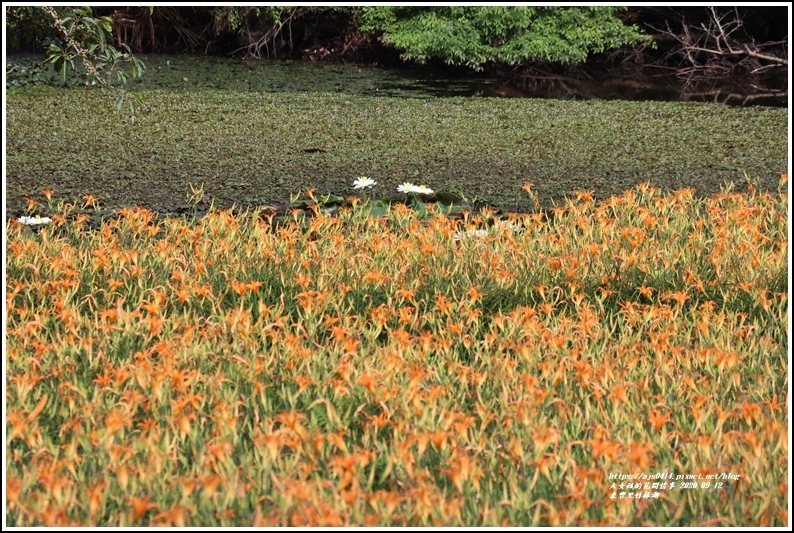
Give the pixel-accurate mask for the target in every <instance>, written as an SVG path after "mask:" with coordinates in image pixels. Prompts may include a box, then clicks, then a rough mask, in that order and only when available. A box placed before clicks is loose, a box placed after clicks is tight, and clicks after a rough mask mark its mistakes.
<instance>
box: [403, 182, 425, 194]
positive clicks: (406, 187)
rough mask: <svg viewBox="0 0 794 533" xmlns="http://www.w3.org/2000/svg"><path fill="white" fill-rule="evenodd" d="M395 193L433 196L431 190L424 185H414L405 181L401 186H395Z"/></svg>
mask: <svg viewBox="0 0 794 533" xmlns="http://www.w3.org/2000/svg"><path fill="white" fill-rule="evenodd" d="M397 191H399V192H404V193H417V194H433V189H431V188H429V187H426V186H424V185H414V184H413V183H411V182H410V181H406V182H405V183H403V184H402V185H399V186H397Z"/></svg>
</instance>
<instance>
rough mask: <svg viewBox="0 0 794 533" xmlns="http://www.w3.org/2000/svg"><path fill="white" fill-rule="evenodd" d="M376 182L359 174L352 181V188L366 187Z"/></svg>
mask: <svg viewBox="0 0 794 533" xmlns="http://www.w3.org/2000/svg"><path fill="white" fill-rule="evenodd" d="M377 184H378V182H377V181H375V180H373V179H372V178H368V177H366V176H361V177H360V178H357V179H356V180H355V181H354V182H353V188H354V189H366V188H367V187H372V186H373V185H377Z"/></svg>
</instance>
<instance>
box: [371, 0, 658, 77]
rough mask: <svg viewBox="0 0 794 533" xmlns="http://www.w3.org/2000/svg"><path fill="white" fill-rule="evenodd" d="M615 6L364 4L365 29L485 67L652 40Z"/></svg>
mask: <svg viewBox="0 0 794 533" xmlns="http://www.w3.org/2000/svg"><path fill="white" fill-rule="evenodd" d="M618 9H619V8H615V7H529V6H517V7H505V6H487V7H398V6H386V7H364V8H360V11H359V13H358V16H359V19H360V21H361V29H362V30H363V31H376V32H379V33H380V34H381V37H380V39H381V41H382V42H383V43H385V44H387V45H390V46H393V47H394V48H397V49H399V50H401V51H402V52H403V54H402V57H403V59H405V60H413V61H417V62H419V63H423V62H425V61H427V60H428V59H440V60H442V61H444V62H446V63H449V64H452V65H467V66H469V67H472V68H475V69H480V68H482V65H483V64H484V63H487V62H489V61H493V62H500V63H504V64H507V65H519V64H521V63H524V62H527V61H545V62H550V63H578V62H583V61H585V60H586V59H587V56H588V54H590V53H593V52H603V51H604V50H606V49H611V48H618V47H621V46H625V45H633V44H636V43H639V42H650V39H649V38H648V37H646V36H643V35H642V34H641V33H640V31H639V29H638V28H637V27H636V26H627V25H625V24H623V22H621V20H620V19H619V18H618V17H617V16H615V12H616V11H617V10H618Z"/></svg>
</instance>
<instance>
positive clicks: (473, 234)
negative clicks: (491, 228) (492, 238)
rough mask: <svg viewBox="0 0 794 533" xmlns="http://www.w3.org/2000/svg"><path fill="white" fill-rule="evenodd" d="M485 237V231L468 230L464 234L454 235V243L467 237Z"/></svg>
mask: <svg viewBox="0 0 794 533" xmlns="http://www.w3.org/2000/svg"><path fill="white" fill-rule="evenodd" d="M486 235H488V230H487V229H470V230H469V231H467V232H465V233H460V232H458V233H456V234H455V237H454V239H455V240H456V241H459V240H461V239H466V238H468V237H485V236H486Z"/></svg>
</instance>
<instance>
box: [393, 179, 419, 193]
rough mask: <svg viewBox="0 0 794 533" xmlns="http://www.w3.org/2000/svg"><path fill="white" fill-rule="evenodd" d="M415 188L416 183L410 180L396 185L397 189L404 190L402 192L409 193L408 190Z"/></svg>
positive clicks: (412, 190)
mask: <svg viewBox="0 0 794 533" xmlns="http://www.w3.org/2000/svg"><path fill="white" fill-rule="evenodd" d="M415 188H416V185H414V184H413V183H411V182H410V181H406V182H405V183H403V184H402V185H398V186H397V191H399V192H404V193H409V192H414V189H415Z"/></svg>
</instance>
